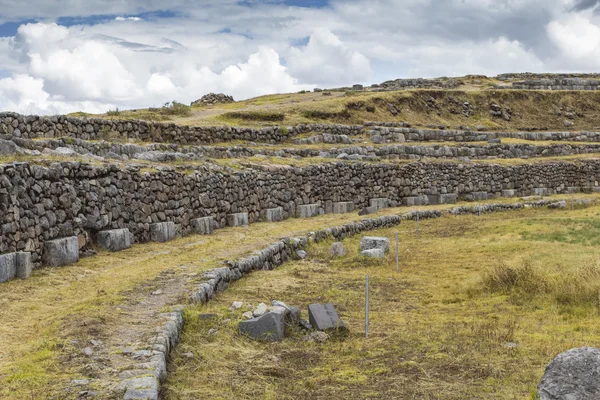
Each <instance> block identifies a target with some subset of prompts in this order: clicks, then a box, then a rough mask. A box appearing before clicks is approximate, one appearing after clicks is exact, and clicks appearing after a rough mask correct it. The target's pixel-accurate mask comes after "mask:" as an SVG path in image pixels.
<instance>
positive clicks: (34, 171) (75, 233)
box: [0, 160, 600, 265]
mask: <svg viewBox="0 0 600 400" xmlns="http://www.w3.org/2000/svg"><path fill="white" fill-rule="evenodd" d="M599 176H600V161H597V160H588V161H581V162H553V163H545V164H523V165H517V166H511V167H505V166H500V165H487V164H482V165H476V164H457V163H447V164H443V163H440V164H438V163H436V164H427V163H411V164H406V165H392V164H366V163H347V162H336V163H330V164H321V165H313V166H308V167H304V168H293V167H281V168H279V167H278V168H277V169H271V168H264V167H259V166H257V167H256V168H254V169H246V170H243V171H237V172H233V171H230V170H227V169H219V168H208V167H198V168H197V169H196V170H195V171H194V172H193V173H191V174H190V173H187V172H178V171H177V170H176V169H175V168H170V167H159V168H157V169H156V170H155V171H150V172H140V169H139V167H134V166H129V167H125V168H122V167H118V166H114V165H104V166H93V165H89V164H84V163H77V162H62V163H53V164H50V165H48V166H41V165H36V164H31V163H13V164H8V165H2V166H0V211H1V213H0V218H1V221H0V229H1V230H2V235H0V254H6V253H14V252H18V251H25V252H31V253H32V255H31V257H32V262H33V263H34V265H40V264H42V261H43V259H45V260H46V264H47V265H63V264H65V263H71V262H74V261H76V260H77V258H78V254H79V251H80V250H84V249H85V248H86V246H89V245H90V244H91V243H93V241H94V240H97V236H98V233H99V232H101V231H107V230H114V229H128V230H129V231H130V233H131V234H133V237H134V238H135V240H136V241H138V242H147V241H149V240H161V241H162V240H170V239H172V238H174V237H175V234H182V235H187V234H189V233H192V232H193V231H194V230H195V229H197V228H195V227H194V226H196V227H197V225H193V223H192V222H191V221H192V220H194V219H198V218H204V217H212V218H213V219H214V221H213V222H214V224H213V226H217V227H218V226H226V225H227V215H229V214H236V213H248V222H249V223H252V222H254V221H257V220H258V219H259V218H260V216H261V213H263V212H264V210H268V209H274V208H278V207H281V208H282V209H283V215H284V216H285V217H288V216H292V215H294V214H296V212H298V211H299V210H300V209H301V210H305V211H301V212H302V213H304V214H302V215H304V216H310V215H317V214H321V213H323V212H325V211H327V212H333V209H334V206H333V204H334V203H343V202H347V203H349V202H352V203H353V204H354V206H355V207H356V208H358V209H364V208H365V207H367V206H369V205H370V200H371V199H387V200H389V201H391V202H393V203H392V204H402V203H405V204H409V205H410V204H414V205H417V204H418V202H421V203H424V199H425V197H427V201H428V203H429V204H448V203H453V202H456V201H457V200H458V199H463V200H468V199H469V198H470V197H472V193H474V192H486V193H487V194H488V198H494V197H501V196H509V195H510V196H512V195H517V196H527V195H531V194H538V195H548V194H549V193H570V192H572V191H573V190H575V188H581V191H586V192H591V191H593V190H596V188H597V187H598V177H599ZM481 196H483V195H482V194H481ZM415 198H417V199H420V200H416V201H415ZM405 199H406V200H405ZM310 205H313V206H310ZM314 205H317V206H316V207H315V206H314ZM300 206H308V207H300ZM338 207H340V206H336V210H337V211H339V208H338ZM375 211H376V210H375ZM176 225H177V226H176ZM206 232H207V233H208V230H207V231H206ZM66 238H70V239H66ZM57 239H58V240H59V241H58V242H54V241H55V240H57ZM46 242H48V243H47V244H46ZM46 253H47V254H46Z"/></svg>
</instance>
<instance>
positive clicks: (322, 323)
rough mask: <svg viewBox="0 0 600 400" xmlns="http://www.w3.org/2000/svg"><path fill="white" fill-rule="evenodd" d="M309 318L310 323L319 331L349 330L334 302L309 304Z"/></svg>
mask: <svg viewBox="0 0 600 400" xmlns="http://www.w3.org/2000/svg"><path fill="white" fill-rule="evenodd" d="M308 320H309V321H310V325H311V326H312V327H313V328H314V329H316V330H318V331H323V332H326V331H340V332H347V331H348V328H347V327H346V324H344V321H342V319H341V318H340V316H339V315H338V313H337V311H336V310H335V307H334V306H333V304H332V303H328V304H311V305H309V306H308Z"/></svg>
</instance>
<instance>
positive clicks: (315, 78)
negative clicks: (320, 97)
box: [288, 29, 371, 85]
mask: <svg viewBox="0 0 600 400" xmlns="http://www.w3.org/2000/svg"><path fill="white" fill-rule="evenodd" d="M288 66H289V68H290V72H291V73H292V74H293V75H294V76H296V77H298V78H299V79H300V80H302V81H304V82H310V83H315V84H335V85H339V84H348V83H349V82H366V81H368V80H369V79H370V78H371V64H370V62H369V60H368V59H367V57H365V56H364V55H362V54H361V53H359V52H357V51H353V50H352V49H350V48H349V47H348V46H346V45H345V44H344V43H343V42H342V41H341V40H340V38H339V37H338V36H336V35H335V34H333V33H332V32H330V31H328V30H327V29H316V30H315V31H314V33H313V34H312V35H311V36H310V39H309V40H308V43H307V45H306V46H305V47H304V48H301V49H298V48H293V49H292V50H291V52H290V56H289V58H288Z"/></svg>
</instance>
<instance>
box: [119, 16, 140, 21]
mask: <svg viewBox="0 0 600 400" xmlns="http://www.w3.org/2000/svg"><path fill="white" fill-rule="evenodd" d="M141 20H142V19H141V18H140V17H127V18H125V17H116V18H115V21H136V22H137V21H141Z"/></svg>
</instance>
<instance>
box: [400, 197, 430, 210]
mask: <svg viewBox="0 0 600 400" xmlns="http://www.w3.org/2000/svg"><path fill="white" fill-rule="evenodd" d="M402 204H404V205H405V206H409V207H413V206H424V205H427V204H429V197H427V196H426V195H422V196H414V197H405V198H403V199H402Z"/></svg>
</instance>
